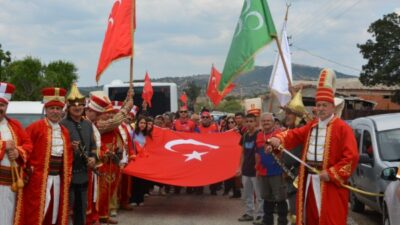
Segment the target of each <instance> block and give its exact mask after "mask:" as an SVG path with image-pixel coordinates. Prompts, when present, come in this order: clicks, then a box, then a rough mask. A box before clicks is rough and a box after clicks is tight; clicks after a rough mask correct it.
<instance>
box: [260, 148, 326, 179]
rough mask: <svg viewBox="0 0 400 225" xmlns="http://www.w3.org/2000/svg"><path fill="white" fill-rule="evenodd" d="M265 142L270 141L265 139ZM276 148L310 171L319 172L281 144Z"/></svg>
mask: <svg viewBox="0 0 400 225" xmlns="http://www.w3.org/2000/svg"><path fill="white" fill-rule="evenodd" d="M267 144H270V141H269V140H267ZM278 149H279V150H280V151H282V152H284V153H285V154H287V155H288V156H290V157H291V158H292V159H294V160H296V161H297V162H299V163H300V164H301V165H303V166H305V167H307V169H309V170H311V171H312V172H314V173H316V174H319V173H320V171H319V170H317V169H316V168H314V167H312V166H310V165H308V164H307V163H306V162H304V161H303V160H301V159H299V157H297V156H295V155H294V154H293V153H291V152H289V151H288V150H287V149H285V148H284V147H283V146H282V145H279V147H278Z"/></svg>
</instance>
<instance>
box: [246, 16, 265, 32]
mask: <svg viewBox="0 0 400 225" xmlns="http://www.w3.org/2000/svg"><path fill="white" fill-rule="evenodd" d="M250 16H255V17H256V18H257V19H258V25H257V26H256V27H255V28H253V29H252V28H250V29H251V30H258V29H260V28H261V27H262V26H263V25H264V19H263V18H262V16H261V14H260V13H259V12H256V11H252V12H249V13H248V14H247V15H246V16H245V17H244V21H245V22H246V20H247V19H248V18H249V17H250Z"/></svg>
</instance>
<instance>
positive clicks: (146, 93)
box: [142, 72, 153, 107]
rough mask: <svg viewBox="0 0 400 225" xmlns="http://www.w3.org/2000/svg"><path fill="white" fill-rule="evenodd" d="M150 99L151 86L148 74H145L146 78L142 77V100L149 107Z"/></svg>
mask: <svg viewBox="0 0 400 225" xmlns="http://www.w3.org/2000/svg"><path fill="white" fill-rule="evenodd" d="M151 98H153V86H151V80H150V77H149V73H148V72H146V76H145V77H144V87H143V93H142V99H143V100H144V101H146V102H147V104H149V107H151Z"/></svg>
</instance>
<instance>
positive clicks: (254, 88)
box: [154, 64, 354, 96]
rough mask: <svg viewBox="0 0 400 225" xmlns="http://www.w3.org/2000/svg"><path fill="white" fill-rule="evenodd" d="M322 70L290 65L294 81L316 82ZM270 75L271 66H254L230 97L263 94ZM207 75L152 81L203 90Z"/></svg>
mask: <svg viewBox="0 0 400 225" xmlns="http://www.w3.org/2000/svg"><path fill="white" fill-rule="evenodd" d="M321 70H322V68H319V67H312V66H306V65H299V64H292V71H293V79H294V80H318V76H319V73H320V72H321ZM271 73H272V66H256V67H255V69H254V70H253V71H250V72H249V73H247V74H244V75H242V76H239V77H238V78H237V79H236V80H234V81H233V82H234V83H235V84H236V88H235V89H234V90H233V91H232V95H242V96H252V95H256V94H260V93H265V91H266V89H267V87H268V83H269V79H270V77H271ZM209 76H210V75H209V74H201V75H193V76H186V77H165V78H159V79H154V81H158V82H174V83H176V84H177V85H178V88H179V89H180V90H183V89H185V88H186V87H187V84H188V82H191V81H194V82H195V83H196V85H198V86H200V87H202V88H203V91H204V90H205V88H206V87H207V83H208V79H209ZM336 76H337V78H354V76H351V75H347V74H343V73H340V72H337V71H336Z"/></svg>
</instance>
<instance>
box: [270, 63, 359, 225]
mask: <svg viewBox="0 0 400 225" xmlns="http://www.w3.org/2000/svg"><path fill="white" fill-rule="evenodd" d="M334 84H335V73H334V71H332V70H330V69H323V70H322V71H321V74H320V77H319V81H318V85H317V93H316V110H317V119H316V120H313V121H311V122H309V123H307V124H306V125H305V126H303V127H301V128H296V129H292V130H287V131H285V132H282V133H279V134H277V135H275V136H274V137H272V138H271V139H270V140H269V142H268V143H269V144H270V145H271V146H272V147H273V148H275V149H282V148H286V149H293V148H294V147H296V146H298V145H299V144H304V148H303V151H302V156H301V161H302V164H301V166H300V171H299V183H298V195H297V213H296V215H297V219H296V224H298V225H303V224H306V225H318V224H326V225H336V224H337V225H343V224H346V219H347V212H348V197H349V193H348V189H345V188H343V185H345V184H346V183H347V179H348V178H349V177H350V176H351V174H352V172H353V171H354V169H355V168H356V166H357V163H358V151H357V143H356V140H355V137H354V134H353V132H352V129H351V128H350V127H349V126H348V125H347V124H346V123H345V122H344V121H343V120H341V119H340V118H338V117H337V116H335V114H334V112H335V106H334Z"/></svg>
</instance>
